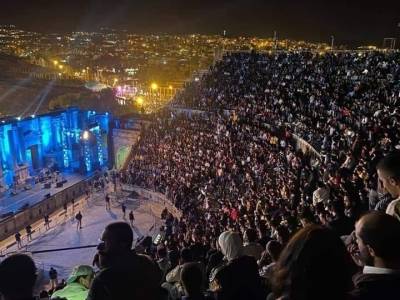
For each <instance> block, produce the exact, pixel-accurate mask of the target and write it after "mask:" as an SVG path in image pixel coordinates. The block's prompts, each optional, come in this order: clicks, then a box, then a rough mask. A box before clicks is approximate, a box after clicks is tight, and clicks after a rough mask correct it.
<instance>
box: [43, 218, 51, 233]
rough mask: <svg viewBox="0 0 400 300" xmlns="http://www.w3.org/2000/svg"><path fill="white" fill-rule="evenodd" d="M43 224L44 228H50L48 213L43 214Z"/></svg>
mask: <svg viewBox="0 0 400 300" xmlns="http://www.w3.org/2000/svg"><path fill="white" fill-rule="evenodd" d="M44 226H45V228H46V230H49V229H50V217H49V215H45V216H44Z"/></svg>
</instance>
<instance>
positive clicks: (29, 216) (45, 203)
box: [0, 178, 91, 241]
mask: <svg viewBox="0 0 400 300" xmlns="http://www.w3.org/2000/svg"><path fill="white" fill-rule="evenodd" d="M90 179H91V178H87V179H85V180H82V181H80V182H77V183H75V184H74V185H72V186H70V187H68V188H66V189H64V190H62V191H60V192H57V193H56V194H53V195H50V197H48V198H46V199H43V200H42V201H40V202H39V203H36V204H35V205H33V206H30V207H28V208H27V209H25V210H23V211H20V212H17V213H16V214H14V215H12V216H10V217H8V218H6V219H4V220H2V221H0V241H2V240H5V239H7V238H9V237H10V236H13V235H14V234H15V233H16V232H19V231H21V230H23V229H24V228H25V227H26V226H28V225H31V224H34V223H35V222H37V221H39V220H43V218H44V216H45V215H51V214H53V213H54V212H56V211H57V210H59V209H60V208H62V207H63V206H64V204H65V203H68V204H70V203H72V200H74V202H75V201H76V199H79V197H81V196H82V195H84V194H85V191H86V187H87V182H88V181H89V180H90ZM76 204H77V203H74V206H76ZM68 206H71V205H68ZM62 213H65V212H61V214H62Z"/></svg>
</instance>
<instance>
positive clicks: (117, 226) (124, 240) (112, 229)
mask: <svg viewBox="0 0 400 300" xmlns="http://www.w3.org/2000/svg"><path fill="white" fill-rule="evenodd" d="M106 230H107V231H108V232H109V233H110V234H111V236H112V238H113V239H114V240H115V241H116V242H117V243H119V244H122V245H125V246H126V248H129V249H131V248H132V243H133V231H132V228H131V226H130V225H129V224H128V223H125V222H114V223H111V224H108V225H107V226H106Z"/></svg>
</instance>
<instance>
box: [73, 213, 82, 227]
mask: <svg viewBox="0 0 400 300" xmlns="http://www.w3.org/2000/svg"><path fill="white" fill-rule="evenodd" d="M75 219H76V221H77V222H76V229H82V213H81V212H80V211H79V212H78V213H77V214H76V216H75Z"/></svg>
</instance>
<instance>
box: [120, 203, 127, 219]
mask: <svg viewBox="0 0 400 300" xmlns="http://www.w3.org/2000/svg"><path fill="white" fill-rule="evenodd" d="M121 209H122V214H123V218H124V219H125V217H126V205H125V203H122V205H121Z"/></svg>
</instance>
